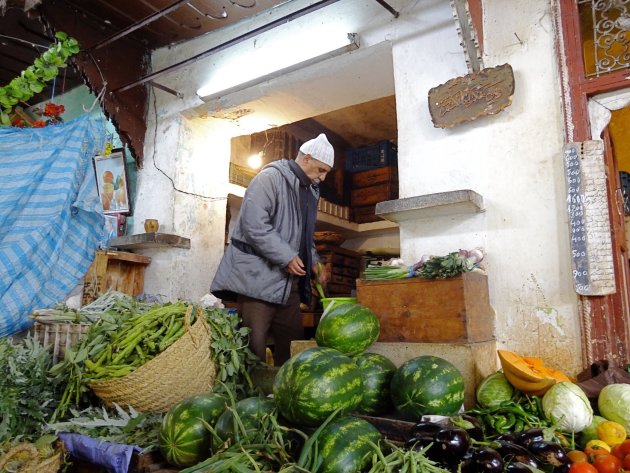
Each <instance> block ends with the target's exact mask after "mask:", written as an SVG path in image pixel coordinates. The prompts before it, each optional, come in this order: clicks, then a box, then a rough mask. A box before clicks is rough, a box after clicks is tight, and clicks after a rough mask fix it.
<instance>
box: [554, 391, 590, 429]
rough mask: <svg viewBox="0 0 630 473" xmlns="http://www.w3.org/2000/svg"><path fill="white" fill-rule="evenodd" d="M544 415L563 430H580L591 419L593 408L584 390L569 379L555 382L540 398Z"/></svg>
mask: <svg viewBox="0 0 630 473" xmlns="http://www.w3.org/2000/svg"><path fill="white" fill-rule="evenodd" d="M542 407H543V412H544V413H545V417H546V418H547V419H549V420H550V421H552V422H553V423H554V424H556V427H557V428H558V429H559V430H561V431H563V432H581V431H582V430H584V429H586V428H587V427H588V426H589V425H591V422H592V421H593V408H592V407H591V403H590V402H589V401H588V398H587V397H586V394H584V391H582V389H581V388H580V387H579V386H578V385H577V384H573V383H571V382H569V381H563V382H561V383H556V384H554V385H553V386H551V388H549V391H547V392H546V393H545V395H544V396H543V399H542Z"/></svg>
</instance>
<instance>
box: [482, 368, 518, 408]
mask: <svg viewBox="0 0 630 473" xmlns="http://www.w3.org/2000/svg"><path fill="white" fill-rule="evenodd" d="M513 394H514V388H513V387H512V385H511V384H510V383H509V382H508V380H507V379H505V375H504V374H503V373H502V372H501V371H497V372H496V373H492V374H491V375H490V376H486V377H485V378H484V379H483V380H482V381H481V383H479V386H478V387H477V403H478V404H479V405H480V406H481V407H494V406H498V405H499V404H501V403H502V402H503V401H509V400H510V399H512V395H513Z"/></svg>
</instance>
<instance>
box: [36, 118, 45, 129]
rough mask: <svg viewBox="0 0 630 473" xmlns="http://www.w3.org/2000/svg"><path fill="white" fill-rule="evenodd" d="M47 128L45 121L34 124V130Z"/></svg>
mask: <svg viewBox="0 0 630 473" xmlns="http://www.w3.org/2000/svg"><path fill="white" fill-rule="evenodd" d="M45 126H46V122H45V121H44V120H37V121H36V122H35V123H33V128H44V127H45Z"/></svg>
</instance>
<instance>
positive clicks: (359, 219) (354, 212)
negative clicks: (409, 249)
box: [350, 205, 383, 223]
mask: <svg viewBox="0 0 630 473" xmlns="http://www.w3.org/2000/svg"><path fill="white" fill-rule="evenodd" d="M375 210H376V205H364V206H361V207H352V209H351V214H350V220H352V221H353V222H356V223H369V222H378V221H379V220H383V219H382V218H381V217H379V216H378V215H376V213H375Z"/></svg>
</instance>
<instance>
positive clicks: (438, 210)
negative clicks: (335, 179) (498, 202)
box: [375, 189, 485, 222]
mask: <svg viewBox="0 0 630 473" xmlns="http://www.w3.org/2000/svg"><path fill="white" fill-rule="evenodd" d="M483 211H485V208H484V204H483V197H482V196H481V195H479V194H477V193H476V192H475V191H472V190H469V189H463V190H456V191H449V192H438V193H435V194H427V195H417V196H415V197H406V198H404V199H396V200H386V201H384V202H379V203H377V204H376V210H375V214H376V215H378V216H379V217H382V218H384V219H386V220H389V221H391V222H403V221H405V220H419V219H424V218H433V217H440V216H448V215H465V214H475V213H478V212H483Z"/></svg>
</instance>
